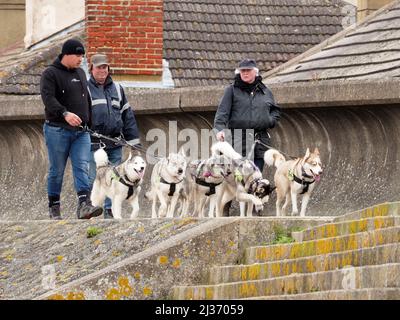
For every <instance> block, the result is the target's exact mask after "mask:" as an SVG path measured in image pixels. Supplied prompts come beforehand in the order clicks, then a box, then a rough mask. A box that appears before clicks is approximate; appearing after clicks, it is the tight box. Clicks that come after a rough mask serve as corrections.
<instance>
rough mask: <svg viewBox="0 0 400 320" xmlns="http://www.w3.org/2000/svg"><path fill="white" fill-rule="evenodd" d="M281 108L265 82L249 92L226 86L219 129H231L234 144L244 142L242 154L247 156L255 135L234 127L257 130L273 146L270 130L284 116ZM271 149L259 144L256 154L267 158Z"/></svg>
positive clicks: (217, 117)
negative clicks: (267, 151) (265, 155)
mask: <svg viewBox="0 0 400 320" xmlns="http://www.w3.org/2000/svg"><path fill="white" fill-rule="evenodd" d="M280 110H281V109H280V107H279V106H277V105H276V104H275V100H274V97H273V95H272V92H271V91H270V90H269V89H268V88H267V87H266V86H265V85H264V84H263V83H260V84H259V85H257V86H256V87H255V89H254V91H252V92H247V91H246V90H243V89H241V88H239V87H237V86H234V85H233V84H232V85H230V86H229V87H227V88H226V89H225V92H224V95H223V97H222V99H221V101H220V103H219V106H218V109H217V112H216V114H215V119H214V128H215V129H216V131H217V132H218V131H221V130H224V129H231V131H232V135H233V141H232V142H233V145H234V147H235V146H236V145H239V144H241V145H242V146H243V148H242V155H243V156H246V149H247V151H249V148H250V147H251V145H249V144H252V141H253V140H252V137H249V135H246V131H245V130H243V131H242V132H239V133H238V134H234V131H235V130H234V129H254V132H255V134H256V135H257V137H258V138H259V139H260V140H261V141H262V142H263V143H264V144H267V145H270V137H269V133H268V129H270V128H273V127H275V125H276V123H277V122H278V121H279V119H280V113H281V111H280ZM266 150H267V148H266V147H265V146H262V145H260V144H257V145H256V149H255V157H256V158H263V153H264V152H265V151H266Z"/></svg>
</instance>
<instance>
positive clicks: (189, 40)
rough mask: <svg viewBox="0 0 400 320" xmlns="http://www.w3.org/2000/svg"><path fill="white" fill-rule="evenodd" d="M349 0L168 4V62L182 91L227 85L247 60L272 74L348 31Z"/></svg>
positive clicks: (168, 0)
mask: <svg viewBox="0 0 400 320" xmlns="http://www.w3.org/2000/svg"><path fill="white" fill-rule="evenodd" d="M349 8H350V9H353V11H352V10H350V11H352V14H355V8H354V7H352V6H350V5H349V4H348V3H346V2H344V1H335V0H333V1H326V0H263V1H261V0H164V58H165V59H167V60H168V61H169V67H170V69H171V73H172V77H173V79H174V82H175V86H177V87H190V86H207V85H221V84H226V83H228V82H229V81H231V80H232V78H233V71H234V69H235V67H236V66H237V64H238V62H239V61H240V60H241V59H242V58H243V57H251V58H254V59H256V60H257V62H258V66H259V69H260V70H263V71H267V70H271V69H273V68H274V67H276V66H278V65H280V64H282V63H284V62H286V61H288V60H290V59H291V58H293V57H295V56H296V55H298V54H300V53H302V52H304V51H306V50H307V49H309V48H311V47H313V46H314V45H316V44H318V43H320V42H322V41H323V40H325V39H326V38H328V37H330V36H332V35H334V34H336V33H337V32H339V31H341V30H342V29H343V27H342V21H343V18H344V17H345V16H346V14H347V13H346V10H345V9H347V10H348V9H349Z"/></svg>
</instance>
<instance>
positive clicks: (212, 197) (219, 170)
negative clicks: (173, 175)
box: [188, 155, 232, 218]
mask: <svg viewBox="0 0 400 320" xmlns="http://www.w3.org/2000/svg"><path fill="white" fill-rule="evenodd" d="M231 164H232V161H231V160H230V159H228V158H227V157H225V156H222V155H221V156H219V155H217V156H216V155H214V156H212V157H211V158H208V159H206V160H194V161H191V162H190V163H189V166H188V181H189V185H190V202H191V203H193V204H194V210H193V215H194V216H198V217H200V218H204V217H205V212H204V211H205V205H206V202H207V201H209V205H210V206H209V211H208V217H209V218H213V217H214V216H215V215H214V212H215V207H216V190H217V189H218V188H219V187H220V185H221V184H222V183H223V181H224V179H225V177H226V176H227V175H228V174H230V173H232V169H231Z"/></svg>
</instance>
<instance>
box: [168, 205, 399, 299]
mask: <svg viewBox="0 0 400 320" xmlns="http://www.w3.org/2000/svg"><path fill="white" fill-rule="evenodd" d="M377 208H379V207H375V208H371V209H366V210H362V211H359V212H355V213H350V214H347V215H344V216H341V217H339V218H336V219H335V220H334V221H333V222H332V223H327V224H323V225H320V226H317V227H312V228H309V229H307V230H303V231H300V232H293V233H292V237H293V238H294V239H295V241H296V242H293V243H287V244H279V245H269V246H257V247H249V248H247V249H246V250H245V255H244V262H243V265H229V266H215V267H213V268H211V269H210V270H209V274H208V277H207V278H208V283H207V284H202V285H195V286H176V287H173V288H172V290H171V293H170V296H171V298H172V299H186V300H191V299H194V300H197V299H221V300H222V299H265V300H267V299H271V300H276V299H331V300H333V299H341V300H342V299H363V300H364V299H371V300H372V299H374V300H375V299H400V217H399V216H398V214H399V213H398V212H397V210H395V211H390V210H379V209H377Z"/></svg>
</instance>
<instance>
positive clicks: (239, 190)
mask: <svg viewBox="0 0 400 320" xmlns="http://www.w3.org/2000/svg"><path fill="white" fill-rule="evenodd" d="M234 167H235V169H234V173H233V175H231V176H228V177H227V179H225V182H224V184H223V187H222V188H220V189H219V190H218V191H219V193H218V195H217V202H218V207H217V216H218V217H220V216H222V212H223V209H224V206H225V204H226V203H228V202H229V201H231V200H233V199H234V198H236V200H237V201H239V202H240V216H241V217H244V216H247V217H251V216H252V215H253V208H255V210H256V211H257V212H259V211H261V210H262V209H263V206H264V203H267V202H268V200H269V195H270V194H271V192H272V191H273V190H274V188H272V187H271V186H270V183H269V181H268V180H267V179H263V178H262V174H261V172H260V170H259V169H258V168H257V166H256V165H255V164H254V162H253V161H251V160H248V159H245V160H234ZM246 203H247V209H246Z"/></svg>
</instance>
